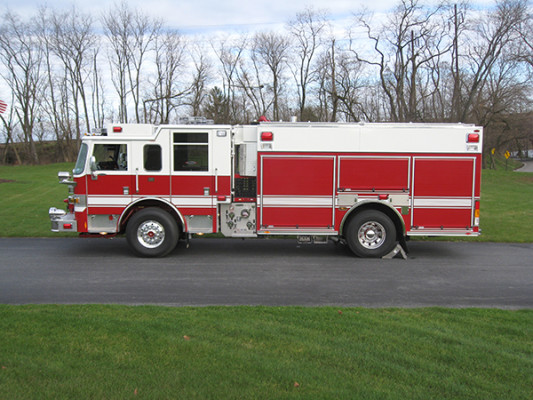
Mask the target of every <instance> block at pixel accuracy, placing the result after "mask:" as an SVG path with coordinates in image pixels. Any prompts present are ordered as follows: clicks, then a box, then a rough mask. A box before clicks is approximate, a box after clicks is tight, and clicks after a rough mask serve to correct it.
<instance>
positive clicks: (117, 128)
mask: <svg viewBox="0 0 533 400" xmlns="http://www.w3.org/2000/svg"><path fill="white" fill-rule="evenodd" d="M120 132H122V127H121V126H114V127H113V133H120Z"/></svg>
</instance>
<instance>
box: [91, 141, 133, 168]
mask: <svg viewBox="0 0 533 400" xmlns="http://www.w3.org/2000/svg"><path fill="white" fill-rule="evenodd" d="M93 156H94V158H95V161H96V168H97V169H98V170H99V171H127V170H128V146H127V145H126V144H95V145H94V151H93Z"/></svg>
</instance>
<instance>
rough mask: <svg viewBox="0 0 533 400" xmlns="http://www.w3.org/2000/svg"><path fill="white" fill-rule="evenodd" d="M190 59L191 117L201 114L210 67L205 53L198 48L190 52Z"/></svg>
mask: <svg viewBox="0 0 533 400" xmlns="http://www.w3.org/2000/svg"><path fill="white" fill-rule="evenodd" d="M192 59H193V64H194V69H193V75H192V84H191V95H190V96H189V97H190V100H189V103H190V107H191V111H192V115H195V116H198V115H200V113H201V108H202V105H203V103H204V101H205V99H206V97H207V95H208V90H207V85H208V83H209V81H210V79H211V69H212V65H211V61H210V60H209V58H208V56H207V55H206V51H205V50H204V49H202V48H199V47H196V48H195V49H194V50H193V51H192Z"/></svg>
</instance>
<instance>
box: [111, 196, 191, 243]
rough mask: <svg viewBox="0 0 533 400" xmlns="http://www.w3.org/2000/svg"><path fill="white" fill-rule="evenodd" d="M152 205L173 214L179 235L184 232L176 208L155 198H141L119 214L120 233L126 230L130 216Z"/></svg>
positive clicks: (181, 219)
mask: <svg viewBox="0 0 533 400" xmlns="http://www.w3.org/2000/svg"><path fill="white" fill-rule="evenodd" d="M149 207H154V208H160V209H162V210H165V211H166V212H168V213H169V214H170V215H171V216H173V217H174V218H175V219H176V223H177V224H178V229H179V233H180V236H181V234H182V233H183V232H184V227H183V218H182V217H181V215H180V213H179V211H178V210H176V209H175V208H174V207H173V206H172V205H171V204H169V203H167V202H165V201H161V200H157V199H146V200H141V201H139V202H137V203H135V204H132V205H131V206H130V207H128V208H127V209H126V210H125V211H124V212H123V213H122V216H121V219H120V233H124V232H125V231H126V226H127V225H128V222H129V221H130V219H131V217H132V216H133V215H134V214H135V213H136V212H137V211H139V210H142V209H145V208H149Z"/></svg>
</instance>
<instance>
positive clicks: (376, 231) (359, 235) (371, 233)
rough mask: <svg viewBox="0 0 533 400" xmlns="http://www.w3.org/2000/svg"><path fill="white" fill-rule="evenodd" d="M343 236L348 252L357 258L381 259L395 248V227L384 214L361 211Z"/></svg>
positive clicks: (351, 221)
mask: <svg viewBox="0 0 533 400" xmlns="http://www.w3.org/2000/svg"><path fill="white" fill-rule="evenodd" d="M344 236H345V237H346V241H347V242H348V246H349V247H350V250H351V251H352V252H353V253H354V254H355V255H357V256H359V257H383V256H385V255H387V254H388V253H390V252H391V251H392V249H394V247H395V246H396V243H397V240H396V227H395V226H394V223H393V222H392V220H391V219H390V218H389V217H388V216H387V215H385V214H384V213H382V212H380V211H376V210H366V211H362V212H360V213H359V214H357V215H356V216H354V217H353V218H352V219H351V220H350V221H349V222H348V226H347V227H346V230H345V233H344Z"/></svg>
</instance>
